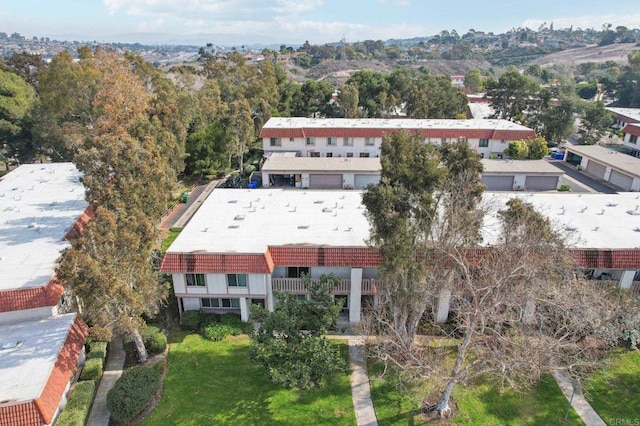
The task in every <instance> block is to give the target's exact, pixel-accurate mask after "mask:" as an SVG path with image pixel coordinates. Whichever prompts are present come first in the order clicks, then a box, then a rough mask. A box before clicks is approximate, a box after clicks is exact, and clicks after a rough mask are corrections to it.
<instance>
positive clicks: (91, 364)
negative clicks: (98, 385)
mask: <svg viewBox="0 0 640 426" xmlns="http://www.w3.org/2000/svg"><path fill="white" fill-rule="evenodd" d="M107 347H108V343H106V342H91V343H89V344H88V348H89V350H88V351H87V358H86V360H85V362H84V367H83V368H82V372H81V373H80V378H79V379H78V380H80V381H85V380H95V381H96V382H99V381H100V379H101V378H102V372H103V371H104V363H105V362H106V359H107Z"/></svg>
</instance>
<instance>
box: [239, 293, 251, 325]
mask: <svg viewBox="0 0 640 426" xmlns="http://www.w3.org/2000/svg"><path fill="white" fill-rule="evenodd" d="M240 319H241V320H242V321H244V322H247V321H249V304H248V303H247V298H246V297H241V298H240Z"/></svg>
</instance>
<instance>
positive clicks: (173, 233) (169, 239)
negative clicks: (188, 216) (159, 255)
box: [161, 228, 182, 253]
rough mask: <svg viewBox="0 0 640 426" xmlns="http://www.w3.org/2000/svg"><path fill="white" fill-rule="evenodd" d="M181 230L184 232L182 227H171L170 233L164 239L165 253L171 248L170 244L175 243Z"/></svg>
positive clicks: (163, 250) (163, 248) (163, 247)
mask: <svg viewBox="0 0 640 426" xmlns="http://www.w3.org/2000/svg"><path fill="white" fill-rule="evenodd" d="M180 232H182V228H171V229H169V235H168V236H167V237H166V238H165V239H163V240H162V247H161V249H162V252H163V253H165V252H166V251H167V249H168V248H169V246H170V245H171V243H173V241H174V240H175V239H176V238H178V235H180Z"/></svg>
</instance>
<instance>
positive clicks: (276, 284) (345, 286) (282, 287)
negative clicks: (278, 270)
mask: <svg viewBox="0 0 640 426" xmlns="http://www.w3.org/2000/svg"><path fill="white" fill-rule="evenodd" d="M311 281H313V282H317V281H318V280H317V279H312V280H311ZM271 284H272V288H273V291H278V292H281V293H292V294H308V293H309V292H308V291H307V289H306V288H305V287H304V284H303V282H302V280H301V279H300V278H273V279H272V280H271ZM350 292H351V280H340V284H339V285H338V286H337V287H336V288H335V289H334V290H333V291H332V292H331V294H349V293H350ZM375 293H376V286H375V280H374V279H366V280H362V294H363V295H371V294H375Z"/></svg>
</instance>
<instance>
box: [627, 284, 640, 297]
mask: <svg viewBox="0 0 640 426" xmlns="http://www.w3.org/2000/svg"><path fill="white" fill-rule="evenodd" d="M629 290H630V291H631V292H633V293H636V294H640V281H634V282H632V283H631V287H629Z"/></svg>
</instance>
